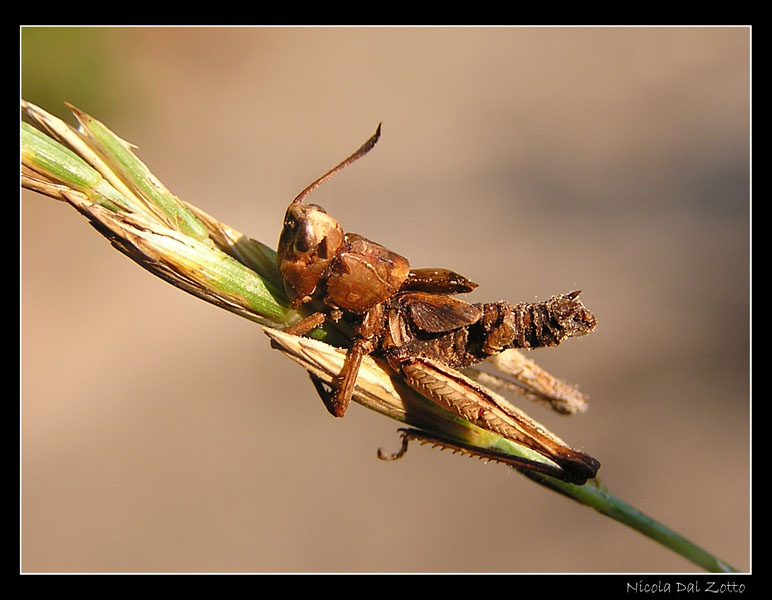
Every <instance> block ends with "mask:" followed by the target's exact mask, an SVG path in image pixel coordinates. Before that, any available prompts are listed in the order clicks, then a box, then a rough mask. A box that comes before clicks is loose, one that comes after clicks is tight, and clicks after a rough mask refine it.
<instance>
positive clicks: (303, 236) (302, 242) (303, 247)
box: [293, 221, 318, 254]
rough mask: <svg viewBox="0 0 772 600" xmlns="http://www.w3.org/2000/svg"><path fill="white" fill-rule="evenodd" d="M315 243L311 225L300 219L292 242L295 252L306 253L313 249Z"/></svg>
mask: <svg viewBox="0 0 772 600" xmlns="http://www.w3.org/2000/svg"><path fill="white" fill-rule="evenodd" d="M317 244H318V242H317V240H316V232H315V231H314V227H313V225H312V224H311V223H310V222H309V221H301V223H300V225H299V226H298V229H297V233H296V234H295V243H294V244H293V248H294V250H295V252H298V253H300V254H306V253H307V252H309V251H311V250H313V249H314V248H315V247H316V245H317Z"/></svg>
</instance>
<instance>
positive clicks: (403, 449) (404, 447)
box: [378, 429, 409, 460]
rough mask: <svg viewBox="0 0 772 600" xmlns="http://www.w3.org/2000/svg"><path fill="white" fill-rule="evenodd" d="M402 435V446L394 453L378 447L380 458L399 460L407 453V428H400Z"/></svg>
mask: <svg viewBox="0 0 772 600" xmlns="http://www.w3.org/2000/svg"><path fill="white" fill-rule="evenodd" d="M398 431H399V433H400V437H401V438H402V447H401V448H400V449H399V450H398V451H397V452H394V453H387V452H384V451H383V449H382V448H378V458H380V459H381V460H399V459H400V458H402V457H403V456H405V454H406V453H407V445H408V441H409V439H408V433H407V430H405V429H399V430H398Z"/></svg>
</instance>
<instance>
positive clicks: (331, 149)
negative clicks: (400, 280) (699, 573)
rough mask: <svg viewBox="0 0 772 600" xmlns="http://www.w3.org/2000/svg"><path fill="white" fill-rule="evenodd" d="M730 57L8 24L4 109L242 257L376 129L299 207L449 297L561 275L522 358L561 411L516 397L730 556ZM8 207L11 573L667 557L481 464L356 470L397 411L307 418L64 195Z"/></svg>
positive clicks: (597, 564)
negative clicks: (435, 282) (90, 134)
mask: <svg viewBox="0 0 772 600" xmlns="http://www.w3.org/2000/svg"><path fill="white" fill-rule="evenodd" d="M749 46H750V32H749V30H748V29H747V28H643V29H639V28H450V29H447V28H429V29H427V28H269V29H263V28H227V29H207V28H177V29H167V28H131V29H124V28H109V29H56V28H44V29H23V30H22V31H21V49H22V92H23V95H24V97H25V98H26V99H27V100H29V101H31V102H34V103H37V104H40V105H41V106H42V107H43V108H46V109H47V110H50V111H55V112H57V113H58V114H60V115H64V114H66V112H65V109H64V107H63V104H62V103H63V102H64V101H69V102H72V103H74V104H76V105H77V106H78V107H80V108H81V109H83V110H85V111H86V112H89V113H90V114H92V115H93V116H95V117H96V118H98V119H100V120H102V121H104V122H105V123H106V124H108V125H109V126H110V127H111V128H112V129H113V130H114V131H115V132H116V133H118V134H119V135H120V136H122V137H124V138H125V139H127V140H129V141H131V142H132V143H135V144H137V145H138V146H139V155H140V157H141V158H142V159H143V160H144V161H145V162H146V163H147V164H148V165H150V167H151V168H152V169H153V170H154V172H155V173H156V175H157V176H158V177H159V178H160V179H161V180H162V181H164V183H165V184H166V185H167V186H168V187H169V188H170V189H171V190H172V191H173V192H174V193H176V194H177V195H178V196H180V197H181V198H183V199H185V200H187V201H188V202H191V203H193V204H196V205H198V206H200V207H202V208H203V209H205V210H206V211H208V212H210V213H211V214H213V215H215V216H217V217H219V218H220V219H221V220H222V221H224V222H225V223H228V224H230V225H232V226H234V227H236V228H237V229H240V230H241V231H243V232H245V233H248V234H250V235H251V236H252V237H255V238H257V239H260V240H263V241H265V242H267V243H272V244H273V243H275V241H276V239H278V234H279V229H280V224H281V219H282V216H283V214H284V210H285V208H286V205H287V204H288V202H289V201H290V200H291V199H292V198H293V197H294V196H295V194H296V193H297V192H299V191H300V190H301V189H302V188H303V187H305V186H306V185H307V184H308V183H309V182H311V181H312V180H313V179H315V178H316V177H317V176H318V175H320V174H321V173H323V172H324V171H326V170H327V169H328V168H330V167H331V166H333V165H334V164H336V163H337V162H338V161H339V160H340V159H342V158H343V157H345V156H347V155H348V154H349V153H350V152H352V151H353V150H354V149H355V148H356V147H358V146H359V144H361V143H362V142H363V141H364V140H365V139H366V138H367V137H368V136H369V135H370V134H371V133H372V132H373V130H374V129H375V126H376V125H377V123H378V122H379V121H383V124H384V125H383V137H382V139H381V142H380V143H379V145H378V147H377V148H376V149H375V151H374V152H373V153H371V154H370V155H368V157H367V158H366V159H365V160H362V161H361V162H359V163H357V164H356V165H355V166H354V167H352V168H350V169H348V170H346V172H345V173H344V174H341V175H340V176H338V177H336V178H335V179H334V180H333V181H331V182H329V183H328V184H326V185H325V186H323V187H322V188H320V189H319V190H318V191H317V192H315V193H314V198H313V201H314V202H316V203H319V204H322V205H323V206H325V207H326V208H327V209H328V210H329V211H330V212H331V213H332V214H333V215H335V216H336V217H337V218H338V219H339V220H340V221H341V223H342V224H343V226H344V228H346V230H347V231H355V232H359V233H362V234H365V235H367V236H368V237H370V238H371V239H374V240H377V241H379V242H381V243H383V244H385V245H386V246H388V247H390V248H393V249H395V250H397V251H399V252H400V253H402V254H404V255H406V256H408V257H409V258H410V259H411V262H412V264H413V265H415V266H445V267H451V268H453V269H455V270H457V271H459V272H461V273H463V274H465V275H467V276H468V277H470V278H472V279H473V280H474V281H477V282H478V283H480V284H481V285H480V289H479V290H478V291H477V292H476V293H475V294H474V295H473V296H472V297H471V298H473V299H476V300H478V301H483V300H486V301H487V300H500V299H508V300H512V301H524V300H534V299H546V298H547V297H549V296H550V295H552V294H554V293H557V292H567V291H570V290H573V289H582V290H583V298H584V300H585V302H586V304H587V305H588V306H589V307H590V308H591V309H592V310H593V311H594V312H595V314H596V315H597V316H598V319H599V327H598V329H597V331H596V332H595V333H593V334H592V335H590V336H588V337H586V338H582V339H579V340H570V341H569V342H567V343H566V344H565V345H564V346H562V347H560V348H559V349H553V350H542V351H537V352H535V353H533V354H532V355H531V356H532V357H533V358H535V359H536V360H538V361H539V363H540V364H541V365H542V366H544V367H546V368H548V369H550V370H551V371H552V372H553V373H554V374H556V375H559V376H562V377H564V378H566V379H567V380H569V381H572V382H575V383H578V384H580V385H581V387H582V389H584V390H585V391H587V392H588V393H589V394H590V396H591V407H590V411H589V412H588V413H587V414H585V415H583V416H580V417H575V418H566V417H560V416H558V415H554V414H550V413H549V412H548V411H546V410H544V409H541V408H539V407H533V406H524V408H525V409H526V410H527V411H528V412H529V413H530V414H531V415H532V416H533V417H534V418H536V419H538V420H541V421H542V422H544V423H545V424H547V425H548V426H549V427H551V428H552V429H553V431H555V433H557V434H558V435H560V436H561V437H563V438H564V439H566V440H567V441H568V442H569V443H571V444H572V445H575V446H577V447H581V448H583V449H585V450H586V451H588V452H590V453H591V454H593V455H594V456H596V457H598V458H599V459H600V461H601V463H602V468H601V471H600V476H601V478H602V479H603V481H604V482H605V483H606V485H607V486H608V487H609V489H610V491H611V492H612V493H614V494H616V495H618V496H619V497H621V498H622V499H624V500H626V501H627V502H629V503H631V504H632V505H634V506H636V507H637V508H639V509H640V510H642V511H644V512H645V513H647V514H648V515H650V516H652V517H653V518H655V519H658V520H660V521H661V522H663V523H664V524H666V525H668V526H670V527H672V528H674V529H675V530H676V531H678V532H679V533H681V534H683V535H684V536H686V537H687V538H689V539H691V540H693V541H694V542H696V543H697V544H700V545H701V546H703V547H704V548H705V549H707V550H708V551H710V552H713V553H715V554H716V555H717V556H718V557H719V558H721V559H723V560H725V561H727V562H729V563H730V564H732V565H734V566H735V567H737V568H740V569H742V570H747V569H749V568H750V556H749V554H750V552H749V538H750V512H749V479H750V475H749V450H750V442H749V437H750V434H749V412H750V409H749V404H750V403H749V396H750V392H749V304H750V300H749V252H750V246H749V85H750V81H749V79H750V74H749V62H750V55H749V53H750V48H749ZM70 120H71V119H70ZM21 209H22V222H21V231H22V239H21V242H22V244H21V250H22V263H21V265H22V279H21V283H22V296H21V298H22V322H21V358H22V371H21V381H22V396H21V407H22V424H21V432H22V452H23V454H22V467H23V471H22V536H21V541H22V569H23V570H24V571H28V572H32V571H48V572H51V571H56V572H59V571H88V572H103V571H112V572H123V571H131V572H147V571H150V572H157V571H162V572H170V571H174V572H178V571H182V572H188V571H207V572H211V571H218V572H233V571H242V572H245V571H249V572H254V571H259V572H266V571H270V572H290V571H291V572H298V571H302V572H317V571H328V572H362V571H367V572H383V571H389V572H416V571H420V572H451V571H452V572H458V571H462V572H491V571H496V572H662V571H664V572H673V571H696V570H699V569H698V568H697V567H696V566H694V565H693V564H692V563H690V562H687V561H686V560H684V559H682V558H680V557H679V556H677V555H675V554H674V553H672V552H671V551H669V550H667V549H665V548H663V547H661V546H659V545H658V544H656V543H654V542H652V541H651V540H649V539H648V538H645V537H643V536H641V535H639V534H638V533H635V532H634V531H632V530H630V529H628V528H626V527H624V526H622V525H620V524H618V523H616V522H614V521H612V520H610V519H608V518H605V517H602V516H601V515H599V514H597V513H595V512H594V511H592V510H590V509H587V508H585V507H582V506H580V505H578V504H575V503H573V502H571V501H569V500H566V499H564V498H562V497H560V496H558V495H557V494H554V493H552V492H549V491H547V490H545V489H543V488H541V487H539V486H537V485H534V484H533V483H531V482H529V481H528V480H526V479H525V478H523V477H521V476H519V475H517V474H516V473H514V472H513V471H511V470H509V469H507V468H506V467H503V466H500V465H493V464H489V465H486V464H484V463H482V462H480V461H477V460H471V459H468V458H464V457H458V456H453V455H451V454H450V453H447V452H444V453H442V452H439V451H437V450H431V449H429V448H427V447H421V446H415V447H413V448H411V450H410V452H409V453H408V455H407V457H406V458H405V459H404V460H402V461H399V462H397V463H384V462H381V461H379V460H378V459H377V458H376V449H377V448H378V447H384V448H385V449H387V450H396V448H397V447H398V443H399V442H398V436H397V434H396V428H397V424H396V423H395V422H391V421H388V420H386V419H383V418H382V417H380V416H378V415H376V414H374V413H370V412H369V411H367V410H365V409H363V408H361V407H359V406H353V407H352V408H351V410H350V411H349V413H348V414H347V416H346V417H345V419H343V420H334V419H333V418H332V417H330V416H329V415H328V414H327V412H326V411H325V409H324V408H323V406H322V404H321V402H320V401H319V399H318V398H317V397H316V395H315V393H314V391H313V389H312V387H311V385H310V383H309V381H308V380H307V378H306V376H305V374H304V373H303V372H302V370H301V369H300V368H299V367H297V366H296V365H294V364H292V363H290V362H289V361H288V360H286V359H284V358H283V357H282V356H280V355H279V354H278V353H276V352H273V351H271V350H270V349H269V347H268V344H267V342H266V339H265V336H264V335H263V333H262V332H261V330H260V328H259V327H257V326H255V325H254V324H252V323H249V322H247V321H245V320H243V319H239V318H238V317H235V316H233V315H230V314H228V313H225V312H224V311H220V310H217V309H215V308H214V307H212V306H210V305H207V304H205V303H204V302H201V301H200V300H197V299H194V298H192V297H190V296H187V295H185V294H183V293H181V292H180V291H178V290H177V289H175V288H173V287H171V286H169V285H167V284H166V283H164V282H162V281H160V280H158V279H155V278H153V277H152V276H150V275H149V274H148V273H146V272H145V271H143V270H142V269H139V268H138V267H137V266H135V264H134V263H132V262H131V261H129V260H128V259H126V258H125V257H123V256H121V255H120V254H118V253H117V252H115V251H114V250H112V249H111V247H110V246H109V244H108V243H107V242H106V241H105V240H104V239H103V238H101V237H100V236H99V235H98V234H97V233H96V232H95V231H94V230H93V229H91V228H90V227H89V226H88V224H87V223H86V221H85V220H84V219H83V218H82V217H80V216H79V215H78V214H77V213H76V212H75V211H74V210H72V209H71V208H69V207H68V206H66V205H64V204H60V203H57V202H55V201H53V200H51V199H48V198H44V197H42V196H38V195H34V194H31V193H27V192H23V193H22V201H21Z"/></svg>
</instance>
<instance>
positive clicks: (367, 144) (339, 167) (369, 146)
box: [292, 123, 381, 204]
mask: <svg viewBox="0 0 772 600" xmlns="http://www.w3.org/2000/svg"><path fill="white" fill-rule="evenodd" d="M379 137H381V123H378V129H376V130H375V133H374V134H373V135H372V136H371V137H370V139H369V140H367V141H366V142H365V143H364V144H362V146H361V147H360V148H359V150H357V151H356V152H354V154H352V155H351V156H349V157H348V158H347V159H346V160H344V161H343V162H342V163H340V164H339V165H337V166H336V167H333V168H332V169H330V170H329V171H327V172H326V173H325V174H324V175H322V176H321V177H320V178H319V179H317V180H316V181H314V182H313V183H312V184H311V185H309V186H308V187H307V188H306V189H304V190H303V191H302V192H300V193H299V194H298V195H297V196H296V197H295V199H294V200H293V201H292V204H300V203H301V202H303V200H304V199H305V197H306V196H308V194H310V193H311V192H312V191H313V190H315V189H316V188H318V187H319V186H320V185H321V184H322V183H324V182H325V181H327V180H328V179H329V178H330V177H332V176H333V175H335V173H337V172H338V171H341V170H342V169H343V168H344V167H346V166H348V165H350V164H351V163H352V162H354V161H355V160H357V159H358V158H362V157H363V156H364V155H365V154H367V153H368V152H370V150H372V149H373V146H375V144H376V142H377V141H378V138H379Z"/></svg>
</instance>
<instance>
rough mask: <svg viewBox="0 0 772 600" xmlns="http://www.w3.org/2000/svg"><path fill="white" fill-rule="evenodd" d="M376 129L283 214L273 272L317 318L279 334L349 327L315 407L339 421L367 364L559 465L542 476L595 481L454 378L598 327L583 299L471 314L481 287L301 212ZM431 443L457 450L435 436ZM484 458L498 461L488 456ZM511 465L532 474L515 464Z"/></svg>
mask: <svg viewBox="0 0 772 600" xmlns="http://www.w3.org/2000/svg"><path fill="white" fill-rule="evenodd" d="M380 131H381V126H380V125H379V126H378V129H377V130H376V132H375V134H374V135H373V136H372V137H371V138H370V139H369V140H367V142H365V143H364V144H363V145H362V146H361V147H360V148H359V149H358V150H357V151H356V152H354V154H352V155H351V156H349V157H348V158H347V159H345V160H344V161H343V162H341V163H340V164H338V165H337V166H335V167H334V168H332V169H331V170H330V171H328V172H327V173H325V174H324V175H322V176H321V177H319V178H318V179H317V180H316V181H314V182H313V183H312V184H311V185H309V186H308V187H307V188H306V189H304V190H303V191H302V192H301V193H300V194H298V196H297V197H296V198H295V199H294V200H293V201H292V203H291V204H290V205H289V207H288V208H287V212H286V214H285V217H284V225H283V228H282V232H281V236H280V238H279V248H278V253H277V265H278V267H279V270H280V271H281V274H282V277H283V280H284V287H285V290H286V292H287V294H288V296H289V297H290V299H291V301H292V305H293V307H294V308H297V307H299V306H301V305H302V304H305V303H308V302H312V301H317V302H321V305H320V306H321V308H320V309H319V310H318V311H317V312H314V313H313V314H311V315H310V316H308V317H306V318H305V319H303V320H301V321H300V322H298V323H296V324H294V325H292V326H290V327H288V328H287V329H286V330H285V331H286V332H287V333H291V334H295V335H304V334H306V333H308V332H309V331H310V330H311V329H313V328H314V327H317V326H319V325H321V324H322V323H324V322H325V320H327V319H328V318H329V319H331V320H332V321H333V322H338V321H339V320H340V319H341V318H342V317H344V316H346V317H347V320H350V321H352V322H353V323H354V333H353V342H352V345H351V348H350V349H349V350H348V352H347V354H346V359H345V362H344V365H343V369H342V370H341V372H340V373H339V375H338V376H337V377H336V378H335V379H334V380H333V381H332V384H331V390H328V389H327V387H325V384H324V383H323V382H322V381H321V380H320V379H318V378H317V377H316V376H314V375H312V376H311V379H312V381H313V383H314V386H315V387H316V390H317V392H318V393H319V395H320V397H321V398H322V401H323V402H324V404H325V406H326V407H327V409H328V410H329V411H330V413H331V414H333V415H334V416H337V417H342V416H343V415H344V414H345V412H346V409H347V407H348V404H349V402H350V400H351V395H352V392H353V389H354V384H355V382H356V378H357V373H358V371H359V367H360V365H361V362H362V358H363V357H364V356H365V355H368V354H374V355H376V356H380V357H383V358H385V359H386V360H387V361H388V363H389V365H390V366H391V368H392V369H393V370H394V371H395V373H398V374H399V375H401V376H402V377H403V378H404V380H405V381H406V382H407V383H408V385H410V386H411V387H412V388H413V389H415V390H416V391H418V392H419V393H421V394H422V395H423V396H425V397H426V398H428V399H430V400H432V401H434V402H436V403H437V404H439V405H441V406H443V407H445V408H447V409H448V410H450V411H451V412H454V413H456V414H458V415H459V416H461V417H463V418H465V419H467V420H468V421H470V422H472V423H474V424H476V425H479V426H480V427H483V428H485V429H488V430H491V431H494V432H496V433H499V434H500V435H502V436H503V437H506V438H508V439H512V440H514V441H516V442H518V443H520V444H523V445H525V446H527V447H530V448H531V449H533V450H535V451H536V452H538V453H540V454H542V455H543V456H546V457H547V458H549V459H550V460H552V461H553V462H555V463H556V464H557V465H558V467H556V468H555V469H552V470H550V469H547V470H546V471H547V472H548V474H550V475H553V476H555V477H558V478H560V479H563V480H565V481H569V482H572V483H578V484H581V483H584V482H585V481H586V480H587V479H589V478H592V477H594V476H595V473H596V472H597V470H598V468H599V466H600V464H599V463H598V461H597V460H595V459H594V458H592V457H590V456H588V455H586V454H584V453H582V452H579V451H577V450H574V449H572V448H570V447H568V446H566V445H565V443H563V442H562V441H561V440H559V439H557V438H554V436H551V435H550V434H548V433H547V432H545V431H544V430H543V429H542V428H541V427H539V426H538V425H536V424H534V423H533V422H532V421H530V420H529V419H527V418H526V417H523V416H522V413H519V412H517V411H514V410H511V407H510V408H507V407H505V406H502V405H501V403H499V402H497V401H496V400H495V398H494V397H493V396H492V395H490V394H488V393H486V391H485V388H483V387H482V386H477V385H475V384H473V383H472V382H470V381H469V380H468V379H466V378H465V377H463V376H461V375H460V374H459V373H458V372H457V371H455V369H458V368H463V367H468V366H470V365H473V364H476V363H479V362H481V361H483V360H485V359H486V358H488V357H490V356H493V355H497V354H499V353H501V352H503V351H504V350H507V349H510V348H526V349H530V348H537V347H542V346H556V345H558V344H560V343H561V342H563V341H564V340H565V339H566V338H568V337H575V336H580V335H585V334H587V333H589V332H590V331H592V330H593V329H594V328H595V324H596V321H595V317H594V316H593V315H592V313H590V312H589V311H588V310H587V309H586V308H585V307H584V305H583V304H582V302H581V301H580V300H578V295H579V292H571V293H569V294H561V295H556V296H553V297H552V298H550V299H549V300H547V301H545V302H538V303H519V304H509V303H507V302H497V303H488V304H471V303H469V302H466V301H464V300H461V299H459V298H455V297H453V296H454V295H456V294H463V293H468V292H471V291H473V290H474V289H475V288H476V287H477V284H475V283H473V282H471V281H469V280H468V279H467V278H466V277H464V276H462V275H459V274H458V273H455V272H453V271H450V270H448V269H411V268H410V264H409V262H408V260H407V259H406V258H405V257H403V256H401V255H399V254H397V253H395V252H393V251H391V250H388V249H387V248H385V247H383V246H381V245H380V244H377V243H375V242H373V241H371V240H368V239H367V238H365V237H363V236H361V235H358V234H355V233H344V232H343V229H342V228H341V226H340V224H339V223H338V222H337V221H336V220H335V219H334V218H333V217H331V216H329V215H328V214H327V213H326V211H325V210H324V209H323V208H322V207H320V206H317V205H314V204H304V203H303V201H304V200H305V198H306V197H307V196H308V194H309V193H310V192H311V191H313V190H314V189H315V188H316V187H318V186H319V185H320V184H321V183H323V182H324V181H326V180H327V179H329V178H330V177H332V176H333V175H334V174H336V173H337V172H339V171H340V170H341V169H343V168H344V167H346V166H347V165H349V164H351V163H352V162H354V161H355V160H357V159H358V158H361V157H362V156H364V155H365V154H367V152H369V151H370V150H371V149H372V148H373V147H374V146H375V144H376V142H377V141H378V138H379V137H380ZM409 437H410V438H413V439H414V438H416V437H419V438H422V439H427V440H429V439H430V438H429V437H428V436H422V435H420V434H417V433H416V432H412V433H410V434H406V435H405V436H404V440H405V443H406V442H407V439H408V438H409ZM430 441H433V442H437V443H440V444H443V445H446V446H453V447H456V448H459V445H458V444H455V443H449V442H443V441H442V440H439V439H437V438H431V439H430ZM474 452H475V453H477V454H480V453H479V452H477V451H474ZM489 458H494V459H496V460H501V457H498V456H493V455H492V454H491V455H490V456H489ZM509 462H512V461H511V460H510V461H509ZM519 466H521V467H524V468H531V467H532V466H533V465H532V464H530V461H525V460H523V461H522V462H521V463H519ZM539 469H540V470H542V472H545V469H543V468H539ZM539 469H537V470H539Z"/></svg>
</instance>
